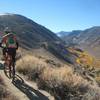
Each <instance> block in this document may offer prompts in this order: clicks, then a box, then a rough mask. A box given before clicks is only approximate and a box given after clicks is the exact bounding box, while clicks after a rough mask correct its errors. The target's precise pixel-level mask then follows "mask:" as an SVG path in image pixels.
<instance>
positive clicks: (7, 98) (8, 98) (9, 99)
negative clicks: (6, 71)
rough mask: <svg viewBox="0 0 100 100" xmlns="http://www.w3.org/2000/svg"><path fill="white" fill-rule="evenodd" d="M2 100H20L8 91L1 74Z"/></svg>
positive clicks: (0, 94)
mask: <svg viewBox="0 0 100 100" xmlns="http://www.w3.org/2000/svg"><path fill="white" fill-rule="evenodd" d="M0 100H18V99H17V98H16V97H15V96H13V95H12V94H11V93H10V92H9V91H7V89H6V86H5V84H4V82H3V79H2V77H1V76H0Z"/></svg>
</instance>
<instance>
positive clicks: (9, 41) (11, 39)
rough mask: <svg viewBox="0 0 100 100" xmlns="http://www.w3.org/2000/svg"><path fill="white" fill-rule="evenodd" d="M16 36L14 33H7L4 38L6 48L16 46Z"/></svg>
mask: <svg viewBox="0 0 100 100" xmlns="http://www.w3.org/2000/svg"><path fill="white" fill-rule="evenodd" d="M16 42H17V41H16V37H15V36H14V35H9V36H8V37H7V40H6V45H7V47H8V48H16V47H17V44H16Z"/></svg>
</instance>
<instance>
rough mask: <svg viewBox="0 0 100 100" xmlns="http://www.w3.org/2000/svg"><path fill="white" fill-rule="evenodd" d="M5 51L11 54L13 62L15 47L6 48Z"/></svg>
mask: <svg viewBox="0 0 100 100" xmlns="http://www.w3.org/2000/svg"><path fill="white" fill-rule="evenodd" d="M7 53H8V54H9V55H12V57H13V60H14V62H15V56H16V49H15V48H7Z"/></svg>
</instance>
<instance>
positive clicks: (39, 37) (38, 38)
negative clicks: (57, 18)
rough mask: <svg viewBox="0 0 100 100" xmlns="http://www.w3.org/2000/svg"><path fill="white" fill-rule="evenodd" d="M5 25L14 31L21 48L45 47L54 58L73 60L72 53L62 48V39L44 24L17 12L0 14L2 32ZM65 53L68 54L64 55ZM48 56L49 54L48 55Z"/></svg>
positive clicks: (0, 29)
mask: <svg viewBox="0 0 100 100" xmlns="http://www.w3.org/2000/svg"><path fill="white" fill-rule="evenodd" d="M6 27H9V28H10V29H11V30H12V31H14V32H16V35H17V37H18V41H19V43H20V46H21V47H22V48H24V49H28V50H33V49H41V48H45V49H46V50H47V51H48V52H50V53H51V54H52V55H54V56H55V58H59V59H63V60H65V61H68V62H71V63H73V62H74V61H72V58H73V56H72V54H71V53H70V52H68V51H67V50H66V49H65V48H64V45H63V42H62V40H61V39H60V38H59V37H58V36H57V35H56V34H54V33H53V32H51V31H50V30H49V29H47V28H45V27H44V26H42V25H39V24H37V23H36V22H34V21H32V20H30V19H28V18H26V17H24V16H22V15H18V14H6V15H0V31H1V32H2V31H3V30H4V29H5V28H6ZM61 46H62V47H63V48H61ZM51 49H52V50H51ZM63 51H65V52H64V53H63ZM56 52H57V53H56ZM44 53H45V52H43V53H42V55H44ZM65 55H69V56H67V57H65ZM38 56H39V55H38ZM48 57H50V56H49V55H48Z"/></svg>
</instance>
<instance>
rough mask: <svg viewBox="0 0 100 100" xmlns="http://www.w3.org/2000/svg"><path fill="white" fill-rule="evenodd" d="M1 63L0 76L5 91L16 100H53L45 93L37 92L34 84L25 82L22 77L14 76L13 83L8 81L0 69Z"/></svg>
mask: <svg viewBox="0 0 100 100" xmlns="http://www.w3.org/2000/svg"><path fill="white" fill-rule="evenodd" d="M2 64H3V62H2V61H0V75H1V76H2V78H3V79H4V83H5V85H6V87H7V90H8V91H10V92H11V94H13V95H15V96H16V97H17V98H18V100H54V98H53V97H52V96H51V95H50V94H49V93H47V92H46V91H43V90H39V89H38V87H37V85H36V83H34V82H31V81H28V82H27V81H26V80H25V79H24V77H22V76H20V75H18V74H17V75H16V79H15V81H13V82H12V80H11V79H9V78H8V77H7V76H6V75H5V73H4V71H3V67H2Z"/></svg>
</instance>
